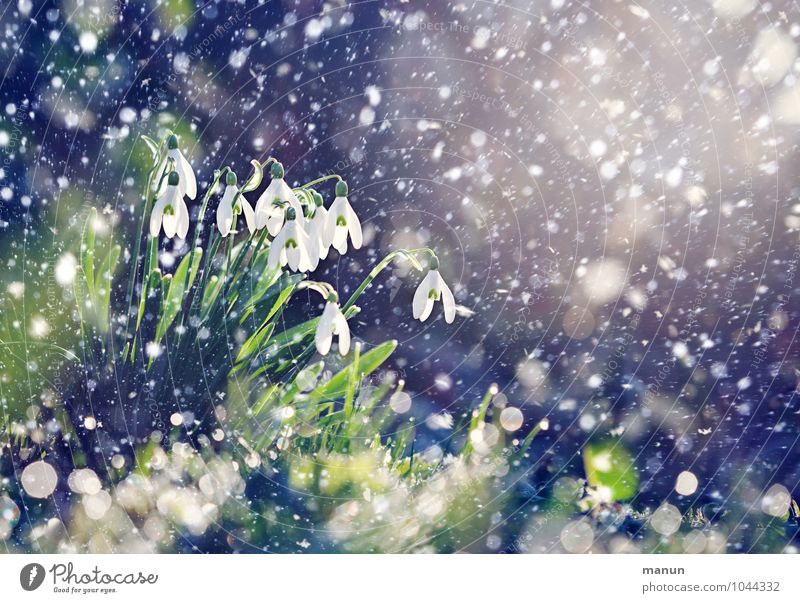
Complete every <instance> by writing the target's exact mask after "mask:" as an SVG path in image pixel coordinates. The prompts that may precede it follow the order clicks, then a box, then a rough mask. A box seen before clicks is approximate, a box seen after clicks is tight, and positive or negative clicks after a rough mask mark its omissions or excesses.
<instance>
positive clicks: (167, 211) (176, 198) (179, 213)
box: [150, 172, 189, 239]
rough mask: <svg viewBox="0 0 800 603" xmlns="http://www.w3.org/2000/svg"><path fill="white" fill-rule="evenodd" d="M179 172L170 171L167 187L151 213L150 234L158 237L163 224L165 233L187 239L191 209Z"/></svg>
mask: <svg viewBox="0 0 800 603" xmlns="http://www.w3.org/2000/svg"><path fill="white" fill-rule="evenodd" d="M180 181H181V180H180V176H178V172H170V174H169V176H168V177H167V187H166V189H164V192H162V193H161V195H159V197H158V199H157V200H156V203H155V205H154V206H153V213H152V214H150V235H151V236H153V237H157V236H158V233H159V231H160V230H161V226H162V225H163V226H164V234H165V235H167V238H168V239H171V238H172V237H174V236H175V235H176V234H177V235H178V236H179V237H180V238H181V239H185V238H186V234H187V233H188V232H189V210H188V209H187V208H186V202H185V201H184V200H183V195H182V194H181V188H180Z"/></svg>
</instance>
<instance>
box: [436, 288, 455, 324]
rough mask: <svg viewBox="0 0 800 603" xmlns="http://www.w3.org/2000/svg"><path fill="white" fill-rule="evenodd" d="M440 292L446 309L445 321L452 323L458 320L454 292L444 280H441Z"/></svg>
mask: <svg viewBox="0 0 800 603" xmlns="http://www.w3.org/2000/svg"><path fill="white" fill-rule="evenodd" d="M439 291H440V292H441V294H442V307H443V308H444V320H445V322H446V323H448V324H449V323H451V322H453V321H454V320H455V319H456V300H455V298H454V297H453V292H452V291H450V287H448V286H447V283H445V282H444V279H442V278H440V279H439Z"/></svg>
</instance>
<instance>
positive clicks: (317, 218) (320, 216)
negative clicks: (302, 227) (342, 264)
mask: <svg viewBox="0 0 800 603" xmlns="http://www.w3.org/2000/svg"><path fill="white" fill-rule="evenodd" d="M311 194H312V196H313V197H314V206H315V208H314V214H313V215H312V216H311V217H310V218H308V219H307V220H306V224H307V226H306V231H307V232H308V238H309V242H310V244H311V255H312V256H316V258H317V261H319V260H324V259H325V258H327V257H328V250H329V249H330V246H331V241H330V239H329V238H328V210H327V209H325V206H324V205H323V204H322V195H320V194H319V193H318V192H317V191H312V193H311ZM312 259H313V258H312Z"/></svg>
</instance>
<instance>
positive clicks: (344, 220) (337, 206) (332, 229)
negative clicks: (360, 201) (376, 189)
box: [327, 181, 363, 255]
mask: <svg viewBox="0 0 800 603" xmlns="http://www.w3.org/2000/svg"><path fill="white" fill-rule="evenodd" d="M348 235H350V240H351V241H352V242H353V248H354V249H360V248H361V243H362V241H363V237H362V235H361V221H360V220H359V219H358V216H357V215H356V212H355V211H353V208H352V207H351V206H350V202H349V201H348V200H347V183H346V182H344V181H339V182H337V183H336V199H334V200H333V204H331V208H330V209H329V210H328V228H327V240H328V241H330V244H331V245H332V246H333V247H334V248H335V249H336V251H338V252H339V253H340V254H341V255H344V254H345V253H347V236H348Z"/></svg>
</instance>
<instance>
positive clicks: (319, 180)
mask: <svg viewBox="0 0 800 603" xmlns="http://www.w3.org/2000/svg"><path fill="white" fill-rule="evenodd" d="M331 178H336V179H337V180H342V177H341V176H340V175H339V174H328V175H327V176H322V178H317V179H316V180H312V181H311V182H306V183H305V184H303V185H301V186H300V187H299V188H310V187H312V186H314V185H315V184H319V183H320V182H325V181H326V180H330V179H331Z"/></svg>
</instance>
